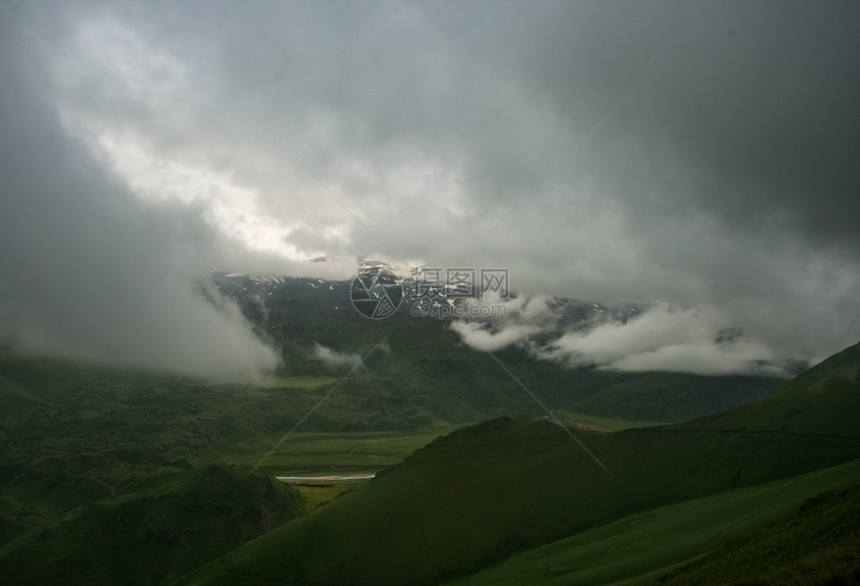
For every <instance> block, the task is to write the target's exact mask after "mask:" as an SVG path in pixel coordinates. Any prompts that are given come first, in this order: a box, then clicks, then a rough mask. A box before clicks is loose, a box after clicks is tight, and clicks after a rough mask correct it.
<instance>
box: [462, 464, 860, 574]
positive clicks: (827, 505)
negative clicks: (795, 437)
mask: <svg viewBox="0 0 860 586" xmlns="http://www.w3.org/2000/svg"><path fill="white" fill-rule="evenodd" d="M858 483H860V460H852V461H851V462H849V463H847V464H843V465H841V466H834V467H832V468H826V469H824V470H819V471H816V472H810V473H807V474H803V475H800V476H796V477H792V478H788V479H786V480H779V481H775V482H770V483H766V484H761V485H756V486H752V487H747V488H741V489H736V490H732V491H727V492H722V493H718V494H715V495H712V496H708V497H703V498H699V499H691V500H689V501H684V502H682V503H678V504H674V505H668V506H666V507H660V508H657V509H654V510H651V511H646V512H644V513H637V514H634V515H630V516H627V517H624V518H622V519H619V520H617V521H613V522H612V523H608V524H606V525H603V526H601V527H598V528H596V529H590V530H587V531H583V532H581V533H578V534H576V535H574V536H572V537H567V538H565V539H560V540H558V541H555V542H553V543H550V544H548V545H545V546H543V547H538V548H534V549H531V550H529V551H526V552H522V553H520V554H517V555H514V556H512V557H511V558H509V559H508V560H506V561H504V562H502V563H501V564H498V565H495V566H493V567H490V568H488V569H486V570H483V571H480V572H478V573H476V574H474V575H472V576H469V577H467V578H464V579H460V580H454V581H452V582H450V584H451V586H454V585H456V586H485V585H486V586H519V585H521V584H546V585H563V584H608V583H616V582H623V583H625V584H653V583H654V582H655V581H658V582H659V583H660V584H679V585H682V584H733V583H734V584H754V583H755V584H776V583H791V578H795V579H797V583H805V584H809V583H817V582H815V581H814V580H809V581H801V580H803V579H804V578H803V577H804V576H808V575H809V574H810V573H818V574H819V575H820V576H819V577H820V578H823V579H824V580H827V579H831V578H833V577H834V576H831V575H830V574H831V572H830V570H831V569H832V570H833V573H834V574H835V575H836V576H838V577H841V578H847V579H850V578H851V577H852V575H853V577H854V578H855V579H856V577H857V575H856V574H854V572H856V571H858V570H860V549H858V546H860V543H858V536H857V534H856V532H855V531H854V528H855V527H857V525H858V521H860V518H858V517H860V500H858V494H860V492H858V491H860V484H858ZM849 553H850V554H854V555H853V560H854V561H853V566H852V567H850V568H849V564H848V563H846V560H845V558H846V557H851V556H848V555H846V554H849ZM702 556H704V557H702ZM810 562H812V564H814V568H809V570H811V571H808V569H807V568H804V564H807V565H808V564H810ZM839 563H841V564H842V567H841V568H839V567H838V564H839ZM673 568H674V569H673ZM846 581H847V580H846ZM832 583H839V582H838V581H834V582H832Z"/></svg>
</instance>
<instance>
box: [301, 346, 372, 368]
mask: <svg viewBox="0 0 860 586" xmlns="http://www.w3.org/2000/svg"><path fill="white" fill-rule="evenodd" d="M312 356H313V357H314V358H315V359H316V360H319V361H320V362H323V363H325V364H326V365H327V366H329V367H332V368H354V367H356V366H358V365H360V364H361V355H359V354H350V353H347V352H338V351H337V350H333V349H332V348H329V347H328V346H323V345H322V344H314V351H313V354H312Z"/></svg>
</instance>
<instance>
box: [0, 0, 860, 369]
mask: <svg viewBox="0 0 860 586" xmlns="http://www.w3.org/2000/svg"><path fill="white" fill-rule="evenodd" d="M858 10H860V9H858V5H857V3H855V2H826V3H822V2H780V3H771V2H696V3H689V2H596V1H595V2H494V3H480V2H470V3H463V2H433V3H383V2H370V3H324V2H274V3H263V2H258V3H253V4H246V3H238V2H236V3H231V2H220V3H218V2H201V3H197V2H193V3H192V2H179V3H171V4H166V3H165V4H157V5H152V4H118V5H102V4H74V5H62V7H61V8H58V7H55V6H54V5H32V6H30V7H28V9H27V10H26V11H25V16H24V17H23V18H22V19H21V20H20V21H19V24H20V26H19V27H18V29H19V31H18V32H19V33H20V34H21V35H24V36H26V38H27V39H28V42H27V43H24V42H23V41H22V43H21V45H20V46H28V47H31V48H35V47H38V50H39V56H40V59H38V60H37V61H38V62H39V63H40V64H41V65H40V66H39V67H37V68H34V70H36V71H37V72H41V73H40V74H29V76H30V78H31V79H32V80H35V81H33V83H36V84H37V86H38V87H37V90H38V93H39V94H40V95H41V96H42V98H43V101H44V102H43V103H44V106H45V108H48V109H53V110H55V111H57V112H59V119H60V121H61V122H62V129H63V130H62V132H64V133H68V134H70V135H72V136H74V137H76V138H77V139H79V140H80V142H75V143H70V142H67V143H66V144H67V145H71V144H74V146H69V148H68V149H65V150H64V152H66V153H67V154H68V155H70V156H71V154H72V153H73V154H74V156H76V157H85V155H84V154H82V153H83V152H84V151H90V152H94V153H96V154H97V155H98V158H97V160H98V165H100V166H101V167H103V169H102V172H106V171H104V169H108V170H109V171H110V172H111V173H113V174H114V175H115V176H116V177H121V178H123V179H124V180H126V181H128V183H129V186H130V191H132V192H134V193H135V194H136V195H137V196H139V199H140V198H142V199H140V201H138V200H134V201H136V202H137V203H135V205H143V204H142V201H144V200H145V201H151V200H155V201H160V202H161V205H163V206H166V207H167V208H169V209H171V210H172V211H170V212H163V213H162V214H161V215H160V216H159V217H161V218H163V219H164V221H170V222H190V223H191V224H193V225H195V226H197V228H195V229H194V230H192V232H191V233H190V234H198V236H190V235H182V234H184V231H185V229H186V228H183V229H182V230H177V234H179V235H177V236H176V239H177V243H181V242H187V244H188V246H187V248H189V249H190V250H195V251H197V250H199V249H200V248H199V246H198V245H199V242H200V240H198V237H199V238H201V239H203V240H206V238H214V239H215V240H217V241H219V242H221V241H222V239H224V238H227V236H229V238H232V239H233V240H235V241H237V242H242V243H243V244H244V245H246V246H249V247H252V248H254V247H256V248H258V249H264V250H269V251H275V250H276V249H278V243H280V244H282V245H283V247H282V248H283V250H277V253H279V254H284V255H286V257H284V260H283V266H284V267H285V269H286V270H293V269H295V268H296V267H300V266H302V265H301V264H300V263H299V262H298V261H297V260H296V259H300V258H312V257H315V256H321V255H328V256H329V257H330V258H335V257H339V258H341V259H342V258H353V257H354V256H356V255H365V254H370V255H371V257H374V256H381V257H384V258H386V259H388V260H390V261H392V262H395V263H399V264H406V263H408V262H416V263H428V264H430V265H437V266H504V267H508V268H510V270H511V279H512V286H513V288H514V289H515V290H518V291H523V292H525V293H528V294H538V293H545V294H553V295H567V296H576V297H582V298H591V299H595V300H598V301H607V302H611V301H615V300H623V299H626V300H636V301H665V302H667V303H669V304H676V303H677V304H682V305H685V306H694V307H698V306H705V307H708V308H713V311H711V310H710V309H709V310H708V312H709V313H708V315H719V316H720V318H719V319H716V318H715V319H714V320H713V321H714V323H717V322H719V323H720V324H723V323H724V322H731V325H737V326H739V327H743V328H744V329H746V330H747V331H748V335H749V336H750V337H751V338H752V339H753V342H754V343H753V342H751V343H750V344H749V345H748V346H747V347H748V348H758V347H760V346H767V348H768V349H769V350H768V351H769V352H770V351H772V352H773V353H775V354H779V355H794V354H802V355H803V356H804V357H820V356H822V355H826V354H828V353H830V352H833V351H835V350H838V349H840V348H841V347H843V346H846V345H848V344H850V343H853V342H855V341H856V338H858V337H860V336H858V330H857V326H856V324H857V323H860V303H858V302H857V300H856V298H857V295H856V290H857V288H858V287H860V261H858V259H860V242H858V231H857V230H856V218H857V217H860V215H858V211H860V210H858V206H860V203H858V200H860V198H857V197H856V195H855V194H856V190H857V186H858V168H860V166H858V165H856V164H853V163H854V162H855V161H856V160H860V159H858V156H857V155H858V136H860V127H858V126H859V125H858V110H857V108H856V104H857V103H860V76H858V74H857V73H856V66H855V65H854V64H853V61H852V59H853V56H855V55H857V54H860V46H858V45H860V40H858V39H860V34H858V32H860V12H858ZM10 43H11V41H10ZM13 44H14V43H13ZM16 47H17V45H16ZM28 59H30V58H29V57H27V56H25V55H22V54H21V53H20V51H14V52H11V53H9V57H8V63H9V64H10V65H15V66H17V67H24V69H25V70H26V69H27V63H28V61H27V60H28ZM18 81H20V78H19V79H18ZM31 89H32V88H31ZM28 91H29V90H28ZM22 101H27V100H26V99H25V100H22ZM31 110H32V111H33V112H35V111H36V110H34V109H31ZM22 111H23V110H22ZM14 118H15V119H16V120H18V121H19V122H20V123H21V127H20V128H19V132H20V133H22V134H23V135H30V136H32V135H38V133H39V132H42V130H41V129H43V128H45V124H44V122H40V121H38V120H36V121H29V122H26V123H25V118H22V117H21V116H17V115H16V116H15V117H14ZM37 118H42V116H41V115H38V116H37ZM54 128H55V130H56V132H61V131H60V130H59V127H58V126H56V125H54ZM273 137H274V138H273ZM67 140H72V139H67ZM279 141H280V143H282V144H279ZM54 142H56V141H54ZM283 147H286V148H287V149H289V152H287V151H286V150H285V148H283ZM293 155H294V156H295V157H296V158H298V160H300V161H301V165H304V166H305V167H307V169H310V170H311V171H312V172H313V174H314V175H315V176H316V177H317V178H318V179H319V180H320V182H321V183H322V184H323V185H324V186H325V187H322V186H321V185H320V184H319V183H318V182H317V181H316V179H314V178H313V177H311V176H310V175H309V173H308V172H307V171H306V170H305V169H304V168H302V166H300V165H299V164H298V163H297V162H296V161H295V160H294V158H293ZM32 156H33V157H35V154H32ZM28 160H29V159H28ZM36 160H38V159H36ZM87 160H89V161H91V162H90V163H88V164H93V165H96V163H95V162H92V160H91V159H87ZM23 168H24V169H31V170H32V164H31V165H30V166H29V167H28V166H24V167H23ZM70 172H72V171H70ZM56 176H57V177H61V176H62V174H59V173H58V174H57V175H56ZM326 190H328V191H330V192H331V193H327V191H326ZM335 197H336V198H337V199H338V200H339V201H340V202H341V203H343V204H344V206H345V207H346V208H348V210H349V211H350V212H351V213H353V214H355V216H356V217H358V218H359V219H360V220H361V224H359V223H358V222H356V221H354V220H353V219H352V217H351V216H350V215H349V213H347V212H346V211H345V210H344V209H343V207H341V205H339V203H338V202H337V201H335ZM171 202H172V203H171ZM171 205H172V206H173V207H172V208H171V207H170V206H171ZM163 209H164V208H163ZM71 212H72V210H70V213H71ZM72 216H73V214H72ZM87 217H89V216H87ZM201 218H203V220H201ZM195 222H196V223H195ZM17 223H18V224H20V225H22V226H23V225H26V222H17ZM365 227H366V228H367V229H369V231H370V232H371V233H372V234H369V233H368V231H367V230H365ZM115 236H117V237H118V235H115ZM70 241H72V242H77V241H76V240H75V239H74V238H71V237H70ZM83 241H84V242H85V241H86V239H85V238H84V240H83ZM379 241H381V242H382V243H383V244H384V247H383V246H380V244H379ZM237 250H238V249H237ZM46 254H47V253H46ZM219 254H220V253H219ZM236 254H238V255H239V256H242V255H243V254H244V253H236ZM47 256H50V255H49V254H47ZM204 256H205V255H204ZM212 256H218V255H212ZM152 258H161V255H160V253H159V254H155V255H154V256H153V257H152ZM207 258H208V257H207ZM199 260H200V259H199V258H198V259H196V260H194V261H193V262H191V265H194V266H201V263H198V261H199ZM202 264H206V263H202ZM324 264H325V263H324ZM320 266H322V265H320ZM341 268H342V267H341ZM177 270H178V269H177ZM658 317H659V316H658ZM657 322H659V319H655V320H653V321H646V322H643V323H644V324H646V325H647V324H649V323H657ZM673 323H674V322H673ZM708 323H711V322H708ZM643 328H644V326H642V325H641V324H640V329H638V330H637V333H636V335H637V336H639V337H637V340H638V339H640V337H641V336H643V333H642V332H643ZM670 329H671V328H670ZM672 331H674V330H672ZM702 331H709V330H707V328H702ZM612 335H613V336H616V335H619V334H616V333H613V334H612ZM703 335H704V334H703ZM613 339H615V338H613ZM631 347H633V346H631ZM636 347H639V346H636ZM696 348H697V350H696V351H697V352H699V351H700V350H701V349H702V348H705V349H707V344H703V345H699V346H696ZM665 354H666V356H669V355H670V354H671V355H673V356H674V355H675V354H674V353H672V352H669V351H666V352H665ZM682 354H683V353H680V354H678V355H682ZM687 355H688V356H689V355H690V353H687ZM697 356H698V355H697ZM613 360H614V359H613Z"/></svg>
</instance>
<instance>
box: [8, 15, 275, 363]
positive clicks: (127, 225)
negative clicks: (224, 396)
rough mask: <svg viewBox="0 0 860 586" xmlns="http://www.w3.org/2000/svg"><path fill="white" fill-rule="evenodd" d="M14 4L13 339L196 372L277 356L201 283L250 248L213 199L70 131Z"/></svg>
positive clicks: (10, 112) (52, 348)
mask: <svg viewBox="0 0 860 586" xmlns="http://www.w3.org/2000/svg"><path fill="white" fill-rule="evenodd" d="M3 12H4V13H5V14H4V18H3V27H4V30H3V34H2V45H3V47H2V50H0V78H2V79H3V86H4V89H3V97H2V104H0V149H2V150H0V152H2V157H0V193H2V201H0V206H1V207H0V209H2V212H0V340H2V342H4V343H12V344H13V345H16V346H20V347H22V348H24V349H34V350H37V351H41V352H49V353H59V354H61V355H65V356H73V357H80V358H87V359H94V360H109V361H115V362H119V363H125V364H135V365H145V366H155V367H160V368H169V369H173V370H177V371H181V372H192V373H195V374H212V375H231V376H234V375H242V376H247V375H251V374H255V373H256V372H258V370H259V369H261V368H266V367H271V366H273V365H274V364H275V362H276V358H275V355H274V353H273V352H272V351H271V350H269V349H267V348H266V347H264V346H263V345H262V344H260V343H259V342H258V341H256V340H255V339H254V338H253V336H252V335H251V334H250V332H248V331H247V329H246V327H245V325H244V323H243V321H242V319H241V318H240V316H238V314H237V312H236V311H233V310H231V308H229V307H225V308H223V309H222V311H221V312H220V313H219V312H217V311H216V310H214V309H213V308H211V307H209V306H208V304H207V303H206V302H205V301H204V300H203V299H202V298H201V297H200V296H199V295H196V294H195V293H194V284H195V281H196V280H199V279H204V278H206V277H207V276H208V272H209V271H210V270H211V269H213V268H215V266H216V265H215V263H216V262H230V261H231V260H232V261H238V260H239V259H240V258H241V254H239V255H236V254H233V253H230V252H229V251H228V250H227V248H226V246H225V244H226V243H225V242H224V241H223V239H222V238H220V237H219V236H218V235H217V234H215V233H213V232H212V230H211V229H210V228H209V227H208V226H206V225H205V224H203V223H202V222H201V220H200V215H199V210H195V209H187V208H184V207H179V206H176V205H175V204H166V205H148V204H144V203H141V202H139V201H137V200H136V199H135V198H134V197H133V196H132V195H131V193H129V191H128V188H127V187H126V186H125V185H124V184H123V182H122V180H121V179H120V178H118V177H115V176H112V175H111V174H110V173H107V172H105V170H104V168H103V167H101V166H100V165H99V164H98V162H97V161H96V160H95V159H94V158H93V156H92V155H91V153H90V152H89V151H88V150H87V149H86V148H85V147H84V145H83V144H81V143H80V141H78V140H77V139H74V138H70V137H69V136H67V135H66V133H64V132H63V131H62V129H61V127H60V124H59V122H58V120H57V115H56V111H55V109H54V108H53V107H52V104H51V101H50V96H46V95H44V93H43V92H42V91H40V90H43V89H44V87H42V86H40V77H39V66H40V64H39V59H38V58H37V57H38V56H37V54H36V53H35V49H36V47H35V46H34V45H33V44H32V43H31V42H28V41H29V39H27V38H26V37H27V33H28V31H27V29H26V27H24V26H21V25H22V24H23V23H21V22H20V21H16V19H17V17H18V16H19V15H18V14H16V13H15V12H14V10H12V9H10V7H9V6H7V7H5V8H4V11H3ZM16 25H17V26H16ZM245 260H246V261H247V260H251V259H248V258H246V259H245Z"/></svg>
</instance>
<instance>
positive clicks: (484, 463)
mask: <svg viewBox="0 0 860 586" xmlns="http://www.w3.org/2000/svg"><path fill="white" fill-rule="evenodd" d="M853 352H856V348H855V349H854V350H853ZM849 354H850V353H849ZM842 358H844V356H843V357H841V358H837V362H838V361H839V360H841V359H842ZM850 361H853V363H854V364H855V370H854V371H853V372H856V365H858V364H860V360H857V359H856V356H854V355H851V356H850ZM834 373H835V371H834V370H833V369H832V368H831V367H830V366H828V365H826V364H823V365H821V366H820V367H819V368H818V371H817V372H815V373H812V374H810V375H809V376H807V377H806V378H805V379H804V380H803V381H800V382H799V383H798V384H796V385H794V386H793V387H792V389H790V390H789V391H788V392H786V393H784V394H782V395H780V396H778V397H775V398H773V399H769V400H766V401H764V402H762V403H760V404H757V405H755V406H751V407H747V408H739V409H737V410H735V411H733V412H732V413H731V414H730V415H726V416H723V417H716V418H710V419H705V420H702V421H698V422H696V421H694V422H689V423H687V424H683V425H676V426H666V427H658V428H650V429H641V430H627V431H621V432H617V433H612V434H598V433H594V434H591V433H586V432H580V437H581V438H582V439H583V441H585V443H586V444H587V445H588V446H589V447H590V448H591V449H592V451H593V452H594V453H595V454H597V456H598V457H599V458H601V460H602V461H603V462H604V463H605V464H606V465H607V466H608V467H609V468H610V469H611V470H613V471H614V474H615V477H614V478H610V477H609V476H608V475H607V474H606V473H605V472H603V471H602V470H601V469H600V468H599V467H598V466H597V465H596V464H595V463H594V462H593V461H591V460H590V459H589V458H588V456H586V455H585V454H584V452H583V451H582V450H581V449H580V448H579V447H578V446H577V445H576V444H575V443H574V442H573V441H571V438H570V437H569V436H567V435H566V434H565V433H564V432H563V431H562V430H561V429H560V428H558V427H556V426H553V425H550V424H549V423H546V422H541V421H511V420H496V421H491V422H487V423H485V424H481V425H479V426H476V427H473V428H468V429H465V430H459V431H456V432H454V433H453V434H451V435H449V436H447V437H445V438H443V439H440V440H437V441H436V442H434V443H433V444H431V445H429V446H428V447H427V448H425V449H423V450H421V451H419V452H417V453H416V454H414V455H412V456H411V457H410V458H407V460H406V461H404V463H403V464H402V465H400V466H398V467H396V468H394V469H393V470H391V471H390V472H389V473H388V474H386V475H384V476H382V477H381V478H378V479H376V480H374V481H373V482H370V483H369V484H368V485H367V486H366V487H365V488H364V489H363V490H361V491H358V492H356V493H354V494H351V495H348V496H347V497H345V498H343V499H341V500H339V501H336V502H334V503H332V504H331V505H329V506H327V507H326V508H325V509H324V510H321V511H320V512H319V513H318V514H315V515H313V516H311V517H309V518H306V519H302V520H299V521H297V522H295V523H292V524H290V525H287V526H284V527H282V528H279V529H277V530H275V531H273V532H271V533H269V534H266V535H264V536H262V537H261V538H258V539H257V540H254V541H252V542H251V543H249V544H248V545H246V546H245V547H243V548H240V549H239V550H237V551H236V552H234V553H232V554H230V555H228V556H227V557H226V558H224V560H223V561H222V563H219V564H215V565H212V566H209V567H208V568H206V569H205V570H203V571H201V572H200V573H197V574H194V575H192V576H189V577H186V579H185V580H184V581H183V582H182V583H184V584H226V583H235V582H236V580H237V579H238V576H250V577H253V578H248V580H250V581H249V582H248V583H256V582H255V581H256V580H257V579H263V580H271V581H275V582H278V581H280V582H285V583H289V582H299V583H309V584H314V583H316V584H346V583H349V584H406V583H415V584H424V583H435V582H438V581H439V580H441V579H445V578H451V577H454V576H457V575H459V574H467V573H470V572H472V571H474V570H476V569H477V568H479V567H481V566H484V565H486V564H488V563H492V562H495V561H498V560H500V559H502V558H504V557H505V556H506V555H507V554H509V553H511V552H513V551H515V550H518V549H523V548H527V547H534V546H537V545H541V544H545V543H548V542H551V541H553V540H556V539H559V538H561V537H564V536H566V535H571V534H572V533H575V532H577V531H582V530H585V529H588V528H593V527H597V526H600V525H602V524H605V523H608V522H611V521H613V520H615V519H619V518H621V517H624V516H626V515H630V514H634V513H637V512H641V511H647V510H651V509H655V508H657V507H660V506H664V505H669V504H672V503H678V502H681V501H685V500H688V499H692V498H700V497H704V496H708V495H712V494H715V493H718V492H723V491H728V490H731V489H736V488H743V487H747V486H752V485H755V484H759V483H764V482H769V481H774V480H778V479H783V478H789V477H792V476H794V475H797V474H802V473H805V472H809V471H813V470H817V469H822V468H825V467H828V466H833V465H838V464H840V463H843V462H846V461H849V460H851V459H853V458H856V457H858V455H860V426H858V425H857V424H856V423H855V424H854V425H844V426H842V427H838V428H836V430H835V432H836V433H834V429H833V428H832V427H831V426H832V425H833V424H834V422H842V421H844V420H845V418H844V417H843V416H842V415H841V414H843V413H858V412H860V393H858V386H857V384H856V383H855V382H851V381H852V380H853V379H852V378H851V377H850V376H849V378H847V379H846V378H845V377H844V376H842V374H840V373H836V374H834ZM846 381H848V382H846ZM846 385H847V386H846ZM822 405H826V408H823V407H822ZM834 412H836V413H838V414H837V415H834ZM786 418H788V420H786ZM798 422H802V425H801V424H800V423H798ZM745 426H746V427H750V428H751V429H750V430H749V431H745V430H744V427H745Z"/></svg>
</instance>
